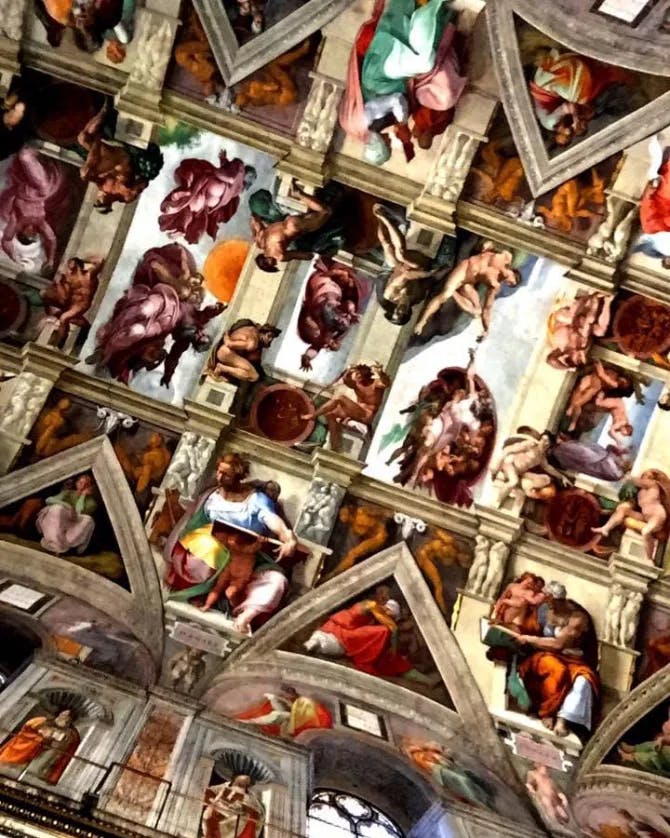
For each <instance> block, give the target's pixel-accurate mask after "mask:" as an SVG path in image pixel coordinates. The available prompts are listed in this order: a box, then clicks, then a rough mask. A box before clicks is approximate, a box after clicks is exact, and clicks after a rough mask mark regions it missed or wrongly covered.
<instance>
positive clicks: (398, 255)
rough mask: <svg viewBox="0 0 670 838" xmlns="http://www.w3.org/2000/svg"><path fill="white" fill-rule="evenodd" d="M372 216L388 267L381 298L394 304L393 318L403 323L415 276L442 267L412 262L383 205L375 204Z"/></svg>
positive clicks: (421, 276)
mask: <svg viewBox="0 0 670 838" xmlns="http://www.w3.org/2000/svg"><path fill="white" fill-rule="evenodd" d="M372 212H373V215H374V216H375V218H376V219H377V221H378V225H377V238H378V239H379V244H380V245H381V248H382V250H383V252H384V260H385V261H386V264H387V265H390V266H391V268H392V271H391V276H390V277H389V278H388V280H387V282H386V286H385V288H384V299H385V300H386V301H387V302H389V303H393V305H394V306H395V318H394V319H395V320H396V321H397V322H399V323H403V322H407V319H409V313H410V311H411V308H412V304H413V302H415V300H414V299H413V297H414V296H415V295H414V294H412V292H411V284H412V283H413V282H415V281H416V280H419V279H428V278H430V277H432V276H435V275H436V274H438V273H439V272H440V271H442V270H443V268H441V267H438V268H433V269H429V268H425V267H421V266H420V265H419V264H418V262H414V261H412V259H411V258H410V256H409V251H408V249H407V242H406V241H405V237H404V236H403V234H402V233H401V232H400V230H399V229H398V228H397V226H396V225H395V224H393V222H392V221H391V220H390V219H389V218H387V217H386V215H385V214H384V207H383V206H382V205H381V204H375V205H374V206H373V208H372Z"/></svg>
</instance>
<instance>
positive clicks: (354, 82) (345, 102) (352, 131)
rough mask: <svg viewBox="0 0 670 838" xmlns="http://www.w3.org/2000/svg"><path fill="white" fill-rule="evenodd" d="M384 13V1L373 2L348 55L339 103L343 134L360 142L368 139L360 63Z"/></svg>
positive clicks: (376, 0)
mask: <svg viewBox="0 0 670 838" xmlns="http://www.w3.org/2000/svg"><path fill="white" fill-rule="evenodd" d="M383 11H384V0H375V4H374V7H373V9H372V16H371V17H370V19H369V20H366V21H365V23H364V24H363V25H362V26H361V28H360V29H359V30H358V33H357V35H356V40H355V41H354V45H353V47H352V50H351V54H350V55H349V65H348V68H347V86H346V88H345V90H344V96H343V97H342V101H341V102H340V125H341V126H342V128H343V130H344V131H345V133H347V134H349V135H350V136H351V137H355V138H356V139H357V140H360V141H361V142H365V141H366V140H367V138H368V123H367V120H366V118H365V102H364V101H363V91H362V90H361V63H362V61H363V58H364V56H365V53H366V50H367V48H368V47H369V46H370V41H371V40H372V38H373V37H374V34H375V30H376V28H377V23H378V22H379V18H380V17H381V16H382V13H383Z"/></svg>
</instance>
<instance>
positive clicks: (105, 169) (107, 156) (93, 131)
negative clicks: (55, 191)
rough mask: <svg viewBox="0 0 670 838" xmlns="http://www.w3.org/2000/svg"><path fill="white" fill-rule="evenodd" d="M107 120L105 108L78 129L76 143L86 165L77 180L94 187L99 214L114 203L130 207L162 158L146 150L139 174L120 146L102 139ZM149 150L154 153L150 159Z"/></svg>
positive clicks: (117, 143) (107, 209) (156, 169)
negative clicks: (84, 153)
mask: <svg viewBox="0 0 670 838" xmlns="http://www.w3.org/2000/svg"><path fill="white" fill-rule="evenodd" d="M106 116H107V106H105V107H103V108H102V109H101V110H100V112H99V113H98V114H96V115H95V116H94V117H93V119H91V120H90V122H89V123H88V124H87V125H86V126H85V127H84V128H83V129H82V131H81V132H80V134H79V136H78V137H77V142H78V143H79V145H80V146H82V148H84V149H85V151H86V153H87V154H86V161H85V163H84V165H83V166H82V167H81V169H80V175H81V179H82V180H85V181H86V182H87V183H94V184H95V185H96V186H97V187H98V195H97V197H96V202H95V208H96V209H97V210H99V211H100V212H103V213H106V212H110V211H111V208H112V205H113V204H114V203H116V202H119V203H122V204H130V203H132V202H133V201H134V200H135V199H136V198H139V196H140V195H141V194H142V192H144V190H145V189H146V188H147V186H148V185H149V181H150V180H151V177H154V176H155V175H156V174H157V173H158V171H159V170H160V168H161V165H162V162H163V158H162V156H161V154H160V152H159V151H157V149H156V147H155V146H151V145H150V146H149V148H147V149H146V151H145V152H144V155H143V156H144V158H145V159H146V161H147V164H148V165H147V166H146V167H145V168H144V170H143V171H144V172H149V170H151V173H150V174H149V175H146V174H145V173H140V170H139V167H138V166H137V164H136V163H135V162H133V158H132V157H131V155H130V153H129V152H128V150H127V149H126V148H125V147H124V145H123V143H119V142H116V141H113V140H108V139H106V138H104V137H103V134H102V126H103V123H104V121H105V119H106ZM152 148H153V149H154V150H156V153H155V154H154V155H153V159H152V160H150V158H151V157H152V151H151V150H152Z"/></svg>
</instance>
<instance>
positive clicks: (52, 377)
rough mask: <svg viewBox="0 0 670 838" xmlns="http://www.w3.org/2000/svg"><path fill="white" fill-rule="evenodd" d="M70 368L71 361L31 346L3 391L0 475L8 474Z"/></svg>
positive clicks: (58, 354)
mask: <svg viewBox="0 0 670 838" xmlns="http://www.w3.org/2000/svg"><path fill="white" fill-rule="evenodd" d="M69 365H70V363H69V361H68V359H67V358H66V357H65V356H64V355H61V354H60V353H59V352H55V351H53V350H50V349H46V348H45V347H41V346H36V345H34V344H32V345H28V346H27V347H26V348H25V349H24V352H23V360H22V365H21V372H20V373H19V374H18V375H17V376H16V377H15V378H13V379H12V380H11V381H9V382H7V384H6V386H5V387H4V388H3V391H2V396H1V397H0V398H1V399H2V403H1V404H0V411H1V412H0V475H3V474H6V473H7V472H8V471H9V470H10V468H11V466H12V464H13V463H14V461H15V460H16V458H17V457H18V455H19V454H20V453H21V450H22V448H23V446H24V445H28V444H30V440H29V439H28V438H27V437H28V434H29V433H30V429H31V428H32V426H33V424H34V423H35V420H36V419H37V417H38V416H39V413H40V411H41V410H42V408H43V407H44V405H45V404H46V400H47V398H48V397H49V393H50V392H51V389H52V387H53V386H54V384H55V383H56V381H57V380H58V378H59V377H60V375H61V373H62V372H63V371H64V370H65V369H66V368H67V367H68V366H69Z"/></svg>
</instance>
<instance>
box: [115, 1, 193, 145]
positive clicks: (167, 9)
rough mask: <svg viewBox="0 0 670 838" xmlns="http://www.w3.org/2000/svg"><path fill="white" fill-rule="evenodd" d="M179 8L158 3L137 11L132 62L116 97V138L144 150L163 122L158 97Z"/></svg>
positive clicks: (169, 3)
mask: <svg viewBox="0 0 670 838" xmlns="http://www.w3.org/2000/svg"><path fill="white" fill-rule="evenodd" d="M178 14H179V4H178V3H175V2H173V0H170V2H164V0H163V2H161V4H160V6H158V5H157V4H156V7H155V8H152V4H151V3H149V4H147V7H146V8H144V9H141V10H139V11H138V18H139V20H138V21H137V35H136V36H135V39H136V51H135V60H134V61H133V64H132V67H131V68H130V73H129V75H128V80H127V81H126V83H125V85H124V86H123V88H122V90H121V92H120V93H119V95H118V96H117V97H116V107H117V109H118V112H119V119H118V123H117V129H116V136H117V139H120V140H123V141H125V142H128V143H132V144H133V145H138V146H144V147H146V145H147V143H148V142H149V140H150V138H151V133H152V131H153V127H154V124H155V123H160V122H162V116H161V111H160V97H161V90H162V88H163V82H164V80H165V73H166V71H167V67H168V64H169V61H170V56H171V55H172V45H173V43H174V39H175V36H176V34H177V27H178V26H179V18H178Z"/></svg>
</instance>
